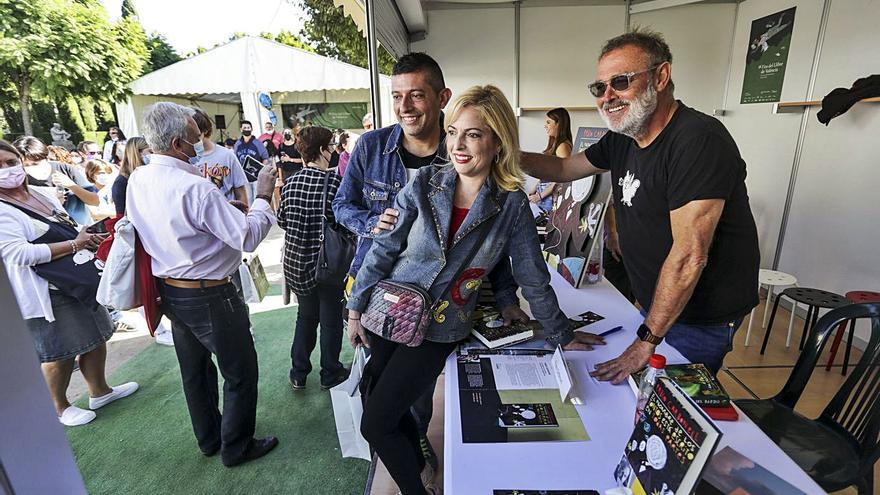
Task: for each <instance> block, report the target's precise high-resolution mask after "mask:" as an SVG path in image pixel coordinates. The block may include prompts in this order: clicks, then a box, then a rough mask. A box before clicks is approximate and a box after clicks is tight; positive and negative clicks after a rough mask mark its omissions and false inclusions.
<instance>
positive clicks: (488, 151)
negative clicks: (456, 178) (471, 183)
mask: <svg viewBox="0 0 880 495" xmlns="http://www.w3.org/2000/svg"><path fill="white" fill-rule="evenodd" d="M446 151H447V153H448V154H449V159H450V160H451V161H452V164H453V165H454V166H455V171H456V172H458V175H462V176H465V177H474V178H486V177H487V176H488V175H489V172H490V171H491V170H492V163H493V162H494V160H495V156H496V155H497V154H498V153H499V152H500V151H501V144H500V143H499V142H498V139H497V138H496V137H495V133H494V132H492V129H490V128H489V126H488V125H487V124H486V121H485V120H484V119H483V117H482V116H480V113H479V112H478V111H477V110H475V109H474V108H473V107H465V108H463V109H462V110H461V112H459V114H458V118H457V119H455V122H453V123H451V124H450V125H449V126H448V127H447V128H446Z"/></svg>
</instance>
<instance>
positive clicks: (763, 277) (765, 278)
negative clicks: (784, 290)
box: [745, 268, 797, 347]
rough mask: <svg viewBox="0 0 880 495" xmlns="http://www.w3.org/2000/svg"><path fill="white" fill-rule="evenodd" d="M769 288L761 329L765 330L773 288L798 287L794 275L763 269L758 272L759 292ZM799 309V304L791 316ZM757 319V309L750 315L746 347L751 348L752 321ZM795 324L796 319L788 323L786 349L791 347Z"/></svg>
mask: <svg viewBox="0 0 880 495" xmlns="http://www.w3.org/2000/svg"><path fill="white" fill-rule="evenodd" d="M765 285H766V286H767V303H766V304H765V305H764V321H763V322H761V328H765V327H766V326H767V317H768V316H769V310H770V299H772V296H773V287H786V286H792V285H793V286H795V287H797V279H796V278H795V277H794V275H790V274H788V273H785V272H777V271H775V270H764V269H763V268H762V269H761V270H759V271H758V291H759V292H760V291H761V287H763V286H765ZM795 309H797V303H794V305H793V306H792V308H791V314H792V315H794V311H795ZM754 319H755V308H752V313H751V314H750V315H749V328H748V330H746V343H745V346H746V347H748V346H749V339H750V338H751V336H752V320H754ZM793 323H794V318H793V317H792V318H791V320H790V321H789V322H788V336H787V337H785V347H788V346H789V345H791V329H792V324H793Z"/></svg>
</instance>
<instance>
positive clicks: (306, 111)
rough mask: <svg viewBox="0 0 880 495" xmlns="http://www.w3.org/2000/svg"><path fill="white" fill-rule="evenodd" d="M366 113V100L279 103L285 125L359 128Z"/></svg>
mask: <svg viewBox="0 0 880 495" xmlns="http://www.w3.org/2000/svg"><path fill="white" fill-rule="evenodd" d="M366 114H367V103H366V102H355V103H293V104H283V105H281V115H282V117H283V118H284V125H285V126H286V127H293V126H294V125H295V124H300V125H317V126H321V127H326V128H328V129H360V128H361V127H363V124H362V122H361V121H362V119H363V118H364V115H366Z"/></svg>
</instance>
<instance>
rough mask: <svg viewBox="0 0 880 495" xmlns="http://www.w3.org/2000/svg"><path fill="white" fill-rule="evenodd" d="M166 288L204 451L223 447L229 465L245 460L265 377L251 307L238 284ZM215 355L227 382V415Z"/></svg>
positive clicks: (188, 398)
mask: <svg viewBox="0 0 880 495" xmlns="http://www.w3.org/2000/svg"><path fill="white" fill-rule="evenodd" d="M160 290H161V293H162V301H163V309H164V310H165V311H166V312H167V313H168V316H169V317H170V318H171V330H172V333H173V334H174V350H175V352H177V361H178V363H180V375H181V377H182V378H183V392H184V395H185V396H186V405H187V407H188V408H189V415H190V419H191V420H192V425H193V431H194V432H195V435H196V440H197V441H198V444H199V448H200V449H201V450H202V452H205V453H212V452H216V450H217V448H218V447H220V448H221V456H222V457H223V460H224V461H227V462H228V461H235V460H238V459H241V457H242V456H244V454H245V450H246V449H247V447H248V444H249V442H250V440H251V439H252V438H253V436H254V428H255V424H256V413H257V380H258V378H259V372H258V369H257V352H256V350H255V349H254V342H253V340H252V339H251V334H250V331H249V328H250V321H249V319H248V313H247V306H246V305H245V303H244V301H242V300H241V297H239V296H238V294H237V293H236V290H235V287H234V286H233V285H232V284H226V285H222V286H219V287H211V288H207V289H179V288H176V287H171V286H169V285H165V284H160ZM211 354H214V355H215V356H217V364H218V365H219V366H220V373H221V374H222V375H223V379H224V382H223V414H222V415H221V414H220V411H219V410H218V409H217V405H218V402H219V397H220V396H219V392H218V389H217V368H216V367H215V366H214V363H213V361H211Z"/></svg>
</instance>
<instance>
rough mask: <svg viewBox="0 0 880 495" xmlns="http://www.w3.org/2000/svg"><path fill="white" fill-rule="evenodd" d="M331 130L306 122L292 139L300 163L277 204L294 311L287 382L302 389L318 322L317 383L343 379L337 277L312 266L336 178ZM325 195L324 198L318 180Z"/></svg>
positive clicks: (329, 217)
mask: <svg viewBox="0 0 880 495" xmlns="http://www.w3.org/2000/svg"><path fill="white" fill-rule="evenodd" d="M332 137H333V134H332V133H331V132H330V131H329V130H327V129H324V128H323V127H306V128H305V129H303V130H301V131H300V133H299V136H298V138H297V147H298V148H299V152H300V154H301V155H302V158H303V161H304V162H306V166H305V167H303V169H302V170H300V171H299V172H297V173H295V174H294V175H292V176H291V177H289V178H288V179H287V181H286V182H285V183H284V187H283V188H282V190H281V198H282V199H281V207H280V208H279V210H278V213H277V215H276V217H277V219H278V225H279V226H280V227H281V228H283V229H284V231H285V234H284V278H285V281H286V283H287V287H289V288H290V290H291V292H293V293H294V294H296V299H297V302H298V303H299V311H298V312H297V315H296V330H295V332H294V337H293V345H292V346H291V349H290V358H291V369H290V383H291V385H292V386H293V388H294V390H301V389H304V388H306V377H308V375H309V372H310V371H311V370H312V365H311V361H310V359H309V357H310V356H311V354H312V350H314V348H315V343H316V340H317V338H316V337H317V332H318V324H319V323H320V325H321V339H320V340H321V388H323V389H329V388H332V387H334V386H336V385H337V384H339V383H342V382H343V381H344V380H345V379H346V378H348V370H347V369H346V368H344V367H343V366H342V363H340V362H339V351H340V348H341V347H342V310H343V287H342V280H340V283H339V285H338V286H329V285H323V284H319V283H318V282H317V281H316V280H315V265H316V263H317V259H318V249H319V248H320V246H321V240H320V239H321V236H322V229H321V216H322V215H326V219H327V220H326V221H327V222H333V221H334V219H333V209H332V207H331V203H332V201H333V198H334V197H335V196H336V191H337V189H339V183H340V178H339V176H338V175H337V174H336V173H335V172H333V171H329V170H328V167H329V164H330V140H331V139H332ZM325 182H326V184H327V195H326V198H324V194H323V192H324V184H325Z"/></svg>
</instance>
